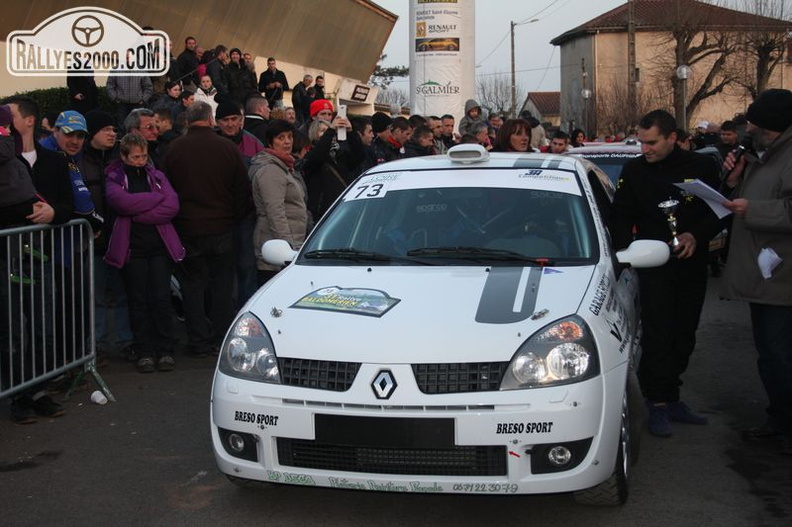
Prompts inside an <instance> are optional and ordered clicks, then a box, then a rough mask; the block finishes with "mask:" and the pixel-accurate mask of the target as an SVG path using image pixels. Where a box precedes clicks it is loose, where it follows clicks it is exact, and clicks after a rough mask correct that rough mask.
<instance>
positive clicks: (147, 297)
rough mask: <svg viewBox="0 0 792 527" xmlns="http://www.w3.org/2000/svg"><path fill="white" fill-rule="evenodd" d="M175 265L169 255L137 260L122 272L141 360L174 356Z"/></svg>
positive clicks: (133, 258)
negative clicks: (172, 297) (171, 283)
mask: <svg viewBox="0 0 792 527" xmlns="http://www.w3.org/2000/svg"><path fill="white" fill-rule="evenodd" d="M172 272H173V262H172V261H171V259H170V257H168V256H167V255H166V254H162V255H158V256H149V257H145V258H135V257H134V256H133V257H132V258H131V259H130V260H129V262H128V263H127V264H126V265H125V266H124V268H123V269H122V270H121V274H122V276H123V277H124V283H125V285H126V289H127V299H128V302H129V321H130V323H131V325H132V332H133V333H134V336H135V349H136V350H137V352H138V356H139V357H141V358H144V357H152V358H153V357H163V356H166V355H173V348H174V346H175V344H176V337H175V334H174V329H173V326H174V322H175V320H176V315H175V314H174V312H173V305H172V304H171V296H170V277H171V273H172Z"/></svg>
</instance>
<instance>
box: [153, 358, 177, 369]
mask: <svg viewBox="0 0 792 527" xmlns="http://www.w3.org/2000/svg"><path fill="white" fill-rule="evenodd" d="M175 367H176V361H174V360H173V357H171V356H170V355H163V356H162V357H160V359H159V361H157V368H159V371H173V368H175Z"/></svg>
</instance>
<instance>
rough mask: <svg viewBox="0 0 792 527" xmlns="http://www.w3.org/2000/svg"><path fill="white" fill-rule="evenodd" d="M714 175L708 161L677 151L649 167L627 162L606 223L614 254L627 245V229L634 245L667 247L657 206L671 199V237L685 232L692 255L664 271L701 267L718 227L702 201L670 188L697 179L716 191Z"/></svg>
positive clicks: (666, 231)
mask: <svg viewBox="0 0 792 527" xmlns="http://www.w3.org/2000/svg"><path fill="white" fill-rule="evenodd" d="M719 175H720V174H719V169H718V166H717V164H716V163H715V162H714V161H713V160H712V158H711V157H709V156H706V155H703V154H697V153H695V152H688V151H687V150H682V149H681V148H679V147H678V146H675V147H674V150H673V151H672V152H671V153H670V154H669V155H668V156H667V157H666V158H665V159H663V160H661V161H658V162H655V163H648V162H647V161H646V158H645V157H644V156H640V157H637V158H635V159H631V160H630V161H628V162H627V164H625V165H624V168H623V169H622V173H621V177H620V178H619V183H618V190H617V191H616V194H615V196H614V198H613V208H612V212H611V217H610V222H609V226H610V232H611V237H612V239H613V245H614V248H615V249H617V250H619V249H622V248H625V247H627V246H628V245H629V244H630V242H632V239H633V226H635V232H636V237H637V238H638V239H649V240H661V241H670V240H671V237H672V234H671V230H670V228H669V226H668V217H667V216H666V215H665V213H663V211H661V210H660V208H659V207H658V206H657V205H658V204H659V203H660V202H662V201H666V200H668V199H675V200H677V201H678V202H679V205H678V206H677V210H676V218H677V228H676V231H677V233H678V234H681V233H684V232H689V233H690V234H692V235H693V236H694V237H695V238H696V252H695V254H694V255H693V257H691V258H689V259H686V260H678V259H676V258H672V259H671V260H670V261H669V263H668V264H666V265H672V264H674V263H675V262H678V263H680V264H681V263H685V265H706V264H707V262H708V260H709V256H708V252H709V241H710V240H711V239H712V237H713V236H715V235H716V234H717V233H718V231H720V230H721V228H722V225H721V222H720V220H718V217H717V216H716V215H715V213H714V212H712V210H711V209H710V208H709V206H708V205H707V204H706V203H705V202H704V201H703V200H701V199H699V198H696V197H693V196H689V195H685V194H683V192H682V190H681V189H680V188H679V187H677V186H675V185H674V183H681V182H683V181H687V180H692V179H700V180H701V181H703V182H704V183H706V184H707V185H709V186H711V187H713V188H716V189H717V188H718V185H719Z"/></svg>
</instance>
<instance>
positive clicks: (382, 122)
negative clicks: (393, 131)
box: [371, 112, 393, 134]
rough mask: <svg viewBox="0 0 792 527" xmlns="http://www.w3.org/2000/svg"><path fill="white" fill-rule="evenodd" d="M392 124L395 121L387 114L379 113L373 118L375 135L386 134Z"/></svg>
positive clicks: (372, 127) (372, 123)
mask: <svg viewBox="0 0 792 527" xmlns="http://www.w3.org/2000/svg"><path fill="white" fill-rule="evenodd" d="M391 124H393V119H391V117H390V115H388V114H386V113H382V112H377V113H375V114H374V115H372V116H371V129H372V130H373V131H374V133H375V134H378V133H381V132H384V131H385V130H387V129H388V127H389V126H390V125H391Z"/></svg>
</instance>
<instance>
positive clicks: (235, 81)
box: [225, 61, 258, 105]
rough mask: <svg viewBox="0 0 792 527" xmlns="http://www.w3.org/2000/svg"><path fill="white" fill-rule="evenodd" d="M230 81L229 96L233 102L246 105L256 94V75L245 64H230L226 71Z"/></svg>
mask: <svg viewBox="0 0 792 527" xmlns="http://www.w3.org/2000/svg"><path fill="white" fill-rule="evenodd" d="M225 74H226V79H228V96H229V98H230V99H231V100H233V101H236V102H238V103H239V104H242V105H244V104H245V101H246V100H247V98H248V97H249V96H250V95H254V94H257V93H258V92H256V84H257V83H256V74H255V73H253V72H252V71H250V69H249V68H248V67H247V66H246V65H245V64H243V63H241V62H239V63H236V62H233V61H232V62H230V63H229V64H228V66H226V69H225Z"/></svg>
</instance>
